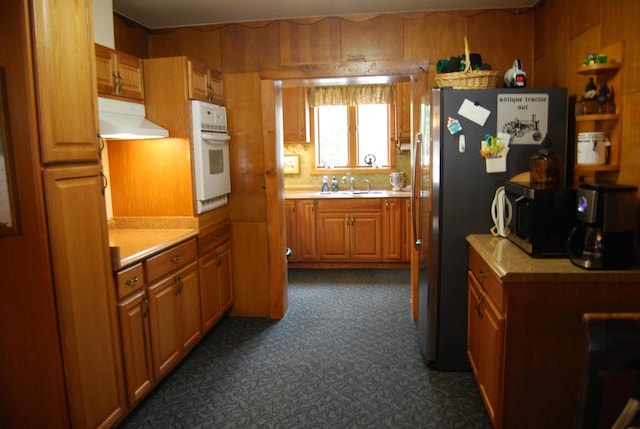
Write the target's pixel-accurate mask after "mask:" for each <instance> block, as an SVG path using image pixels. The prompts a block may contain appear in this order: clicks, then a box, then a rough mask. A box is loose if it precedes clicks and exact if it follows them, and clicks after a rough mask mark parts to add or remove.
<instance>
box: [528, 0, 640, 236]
mask: <svg viewBox="0 0 640 429" xmlns="http://www.w3.org/2000/svg"><path fill="white" fill-rule="evenodd" d="M638 16H640V2H638V1H637V0H586V1H584V0H567V1H557V0H556V1H547V2H545V5H544V7H542V8H540V9H538V10H537V11H536V13H535V31H534V34H535V50H534V51H535V62H534V68H535V71H536V74H535V79H536V80H535V83H536V85H537V86H566V87H567V88H568V90H569V95H570V98H571V99H572V100H575V99H577V98H579V97H580V96H581V94H582V93H583V92H584V88H585V85H586V83H587V79H586V78H585V77H584V76H579V75H578V74H577V73H576V71H577V70H578V68H579V66H580V64H581V63H582V61H583V60H584V58H585V57H586V56H587V54H589V53H590V52H599V51H600V50H602V49H606V48H607V47H609V46H611V45H614V44H615V43H617V42H619V41H622V42H623V44H624V52H623V53H622V57H623V58H622V61H623V65H622V69H621V70H620V72H619V73H622V87H621V88H613V90H614V93H615V95H614V100H615V102H616V103H621V104H622V112H623V116H622V120H621V125H622V129H621V141H622V148H621V152H622V153H621V163H620V171H619V172H618V173H609V174H606V175H603V176H598V177H596V178H595V179H596V180H598V181H600V180H602V181H609V182H616V183H624V184H633V185H636V186H638V187H640V144H639V143H640V128H639V127H638V120H639V119H640V107H639V106H640V70H639V68H640V32H638V23H637V21H638ZM572 112H573V111H572ZM570 117H571V116H570ZM569 125H570V129H574V128H575V127H574V125H575V124H574V123H572V122H570V123H569ZM572 138H573V136H572V135H571V134H570V135H569V139H572ZM569 143H573V141H572V140H569ZM636 211H637V223H636V231H640V196H639V204H638V209H637V210H636ZM638 235H639V234H636V237H638ZM639 240H640V239H639ZM638 242H639V243H640V241H638Z"/></svg>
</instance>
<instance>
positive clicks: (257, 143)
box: [114, 0, 640, 315]
mask: <svg viewBox="0 0 640 429" xmlns="http://www.w3.org/2000/svg"><path fill="white" fill-rule="evenodd" d="M639 12H640V2H637V1H636V0H567V1H560V0H547V1H545V2H542V6H540V7H539V8H537V9H535V10H520V11H514V10H509V11H467V12H425V13H414V14H404V15H378V16H373V15H372V16H358V17H355V16H349V17H332V18H322V19H320V18H306V19H295V20H280V21H269V22H255V23H235V24H227V25H217V26H207V27H198V28H190V29H174V30H167V31H154V32H147V33H146V44H147V46H148V51H147V54H148V55H149V56H172V55H188V56H190V57H193V58H194V59H196V60H199V61H201V62H204V63H206V64H208V65H209V66H211V67H215V68H219V69H220V70H222V71H223V73H224V75H225V90H226V98H227V104H228V106H229V107H230V109H229V121H230V130H231V134H232V138H233V142H234V144H233V146H234V147H233V148H232V153H231V156H232V158H233V159H232V173H233V174H234V177H233V180H234V186H235V187H234V190H233V191H234V194H236V192H237V191H239V190H242V191H240V192H239V193H237V194H236V195H235V196H234V197H233V198H232V201H234V200H235V203H234V204H233V205H232V207H234V208H235V209H233V210H232V217H234V218H235V220H234V221H238V222H243V223H245V225H244V227H245V228H247V230H246V231H243V232H242V233H241V232H240V231H237V232H238V233H240V235H246V236H247V237H254V238H255V237H262V236H263V233H264V230H263V226H264V224H263V223H264V222H266V219H267V216H266V210H267V201H266V200H265V198H264V195H263V194H262V193H261V191H260V189H261V186H263V185H264V174H265V171H264V164H263V163H264V153H263V152H262V150H263V148H264V142H263V140H262V136H261V135H260V133H259V132H258V130H259V128H260V127H261V113H260V112H261V104H260V103H261V101H260V83H259V80H260V75H259V73H258V72H260V71H261V70H264V69H272V68H277V67H279V66H292V65H304V64H327V63H339V62H348V61H362V60H366V61H380V60H391V61H393V60H414V59H420V60H425V59H426V60H428V61H429V64H430V67H429V74H428V82H427V87H432V86H434V84H435V74H436V73H435V65H436V63H437V61H438V60H439V59H441V58H448V57H450V56H453V55H458V54H460V53H462V52H463V49H464V41H463V39H464V37H465V36H467V37H468V40H469V45H470V49H471V51H472V52H478V53H480V54H481V55H482V58H483V60H484V62H486V63H489V64H491V65H492V67H493V69H494V70H498V71H499V72H500V73H501V74H504V72H505V71H506V70H508V69H509V68H510V67H511V65H512V64H513V61H514V59H516V58H520V59H521V60H522V63H523V68H524V70H525V71H526V72H527V78H528V83H529V86H535V87H554V86H566V87H567V88H569V94H570V96H571V97H572V99H575V97H576V95H577V94H581V93H582V91H583V90H584V85H585V82H583V79H581V78H579V77H578V75H577V73H576V70H577V67H578V66H579V65H580V62H581V61H582V59H583V58H584V56H585V55H586V54H588V53H589V52H593V51H598V50H599V49H601V48H602V47H605V46H608V45H610V44H612V43H614V42H616V41H618V40H624V41H625V44H624V46H625V52H624V58H625V62H624V66H623V69H622V73H624V79H623V82H624V86H623V88H614V90H615V92H616V102H617V103H623V106H624V110H623V111H624V117H623V121H622V123H623V128H622V140H623V147H622V163H621V170H620V172H619V173H617V174H614V175H609V177H606V178H605V179H606V180H609V181H618V182H620V183H632V184H636V185H640V165H638V164H640V153H639V152H640V148H639V147H640V145H638V144H637V142H638V140H639V137H640V135H639V134H640V131H639V129H638V127H636V126H635V124H634V122H637V118H638V115H639V114H640V108H639V107H637V106H638V105H639V103H638V102H639V101H640V95H638V88H639V87H640V73H638V67H640V61H639V60H640V43H639V42H640V40H639V38H640V36H639V34H640V33H638V32H637V31H636V27H637V26H636V23H635V21H636V20H637V17H638V16H639ZM114 21H115V23H116V28H118V27H121V26H123V25H125V24H124V23H123V20H122V18H120V17H118V16H117V15H116V17H115V19H114ZM118 34H121V35H123V36H126V37H124V38H120V37H116V47H117V48H118V49H120V50H124V51H125V52H129V53H132V54H134V55H139V56H143V57H144V56H145V55H143V54H144V52H142V51H144V50H143V49H141V48H140V46H141V45H143V44H144V43H141V42H140V41H141V39H142V36H141V35H140V33H139V32H137V31H134V30H132V29H130V28H128V29H126V30H122V31H116V36H118ZM129 38H131V40H125V39H129ZM569 128H570V136H571V130H572V129H573V127H572V124H571V123H570V124H569ZM570 138H571V137H570ZM570 162H571V161H570ZM261 167H262V169H261ZM611 176H613V177H611ZM639 213H640V211H639ZM639 216H640V215H639ZM639 219H640V217H639ZM639 224H640V222H639ZM251 225H253V226H251ZM253 227H255V230H253V232H251V230H252V228H253ZM254 232H255V235H253V233H254ZM265 239H266V238H265ZM253 241H254V243H255V239H254V240H253ZM250 245H251V244H250ZM264 247H265V249H266V247H267V243H266V241H265V243H264ZM265 251H266V250H265ZM239 253H242V252H241V251H240V252H239ZM264 262H265V263H266V260H265V261H264ZM236 280H239V279H238V278H237V277H236ZM246 281H247V282H248V283H249V282H250V280H249V278H247V279H246ZM254 283H255V282H254ZM245 292H247V293H248V292H249V290H247V291H245ZM245 292H242V291H241V293H245ZM260 293H262V291H261V292H260ZM261 296H262V299H267V297H266V295H264V294H263V295H261ZM240 301H242V299H241V300H240ZM259 301H260V305H259V307H261V308H260V309H258V311H259V312H261V311H263V310H264V311H267V310H266V306H265V305H264V304H265V303H264V302H262V300H259ZM237 302H238V301H237ZM250 310H251V311H253V310H254V309H250ZM264 315H267V313H266V312H265V313H264Z"/></svg>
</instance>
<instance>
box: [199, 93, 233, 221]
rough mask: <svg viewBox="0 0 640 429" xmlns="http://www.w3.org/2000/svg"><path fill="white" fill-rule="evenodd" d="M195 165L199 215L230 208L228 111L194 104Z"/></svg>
mask: <svg viewBox="0 0 640 429" xmlns="http://www.w3.org/2000/svg"><path fill="white" fill-rule="evenodd" d="M191 117H192V121H193V162H194V170H195V188H196V205H197V212H198V214H200V213H204V212H207V211H209V210H213V209H214V208H216V207H220V206H223V205H225V204H227V201H228V197H227V194H229V193H230V192H231V176H230V174H229V140H230V137H229V133H228V130H227V111H226V109H225V108H224V106H218V105H215V104H211V103H205V102H202V101H196V100H194V101H192V102H191Z"/></svg>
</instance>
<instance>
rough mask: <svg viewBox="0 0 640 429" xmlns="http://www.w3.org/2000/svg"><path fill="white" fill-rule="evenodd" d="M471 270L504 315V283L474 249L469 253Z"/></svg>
mask: <svg viewBox="0 0 640 429" xmlns="http://www.w3.org/2000/svg"><path fill="white" fill-rule="evenodd" d="M469 269H470V270H471V272H472V273H473V275H474V276H475V277H476V279H478V282H479V283H480V284H481V285H482V288H483V289H484V290H485V292H486V293H487V294H488V295H489V297H490V298H491V300H492V301H493V302H494V303H495V305H496V306H497V307H498V309H499V310H500V311H501V312H503V313H504V290H503V287H502V283H501V282H500V280H498V278H497V277H496V276H495V274H493V271H491V268H489V265H488V264H487V263H486V262H485V261H484V260H483V259H482V258H481V257H480V255H479V254H478V252H476V251H475V250H474V249H470V251H469Z"/></svg>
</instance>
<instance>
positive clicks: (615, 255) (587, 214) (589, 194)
mask: <svg viewBox="0 0 640 429" xmlns="http://www.w3.org/2000/svg"><path fill="white" fill-rule="evenodd" d="M637 190H638V188H637V187H636V186H633V185H613V184H582V185H580V188H578V189H577V191H576V193H577V196H576V218H577V220H578V222H579V223H578V225H577V226H576V227H575V228H574V229H573V230H572V231H571V234H570V235H569V239H568V243H567V244H568V248H569V259H570V260H571V262H573V263H574V264H575V265H577V266H579V267H582V268H586V269H624V268H629V266H631V264H632V263H633V257H634V250H635V249H634V239H635V221H636V216H635V211H636V193H637Z"/></svg>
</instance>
